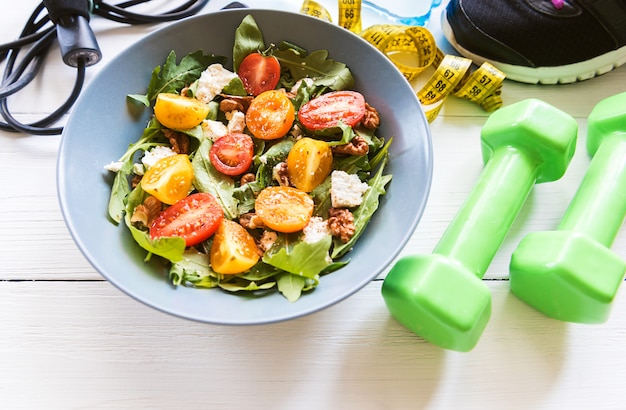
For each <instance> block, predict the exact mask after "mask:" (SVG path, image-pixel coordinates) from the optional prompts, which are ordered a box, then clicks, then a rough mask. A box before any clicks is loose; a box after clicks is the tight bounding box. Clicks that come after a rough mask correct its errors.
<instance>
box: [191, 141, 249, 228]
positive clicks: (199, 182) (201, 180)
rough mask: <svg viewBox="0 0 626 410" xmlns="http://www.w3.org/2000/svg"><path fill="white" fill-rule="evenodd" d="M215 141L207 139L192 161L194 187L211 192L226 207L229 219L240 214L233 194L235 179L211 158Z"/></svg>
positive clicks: (225, 211)
mask: <svg viewBox="0 0 626 410" xmlns="http://www.w3.org/2000/svg"><path fill="white" fill-rule="evenodd" d="M212 145H213V142H212V141H211V140H210V139H205V140H204V141H202V143H201V144H200V147H199V148H198V151H197V152H196V154H195V155H194V157H193V160H192V161H191V166H192V167H193V171H194V182H193V185H194V187H195V188H196V189H197V190H198V191H200V192H209V193H211V194H213V195H214V196H215V198H216V199H217V200H218V201H219V202H220V204H221V205H222V208H223V209H224V214H225V216H226V217H227V218H228V219H235V218H237V217H238V216H239V212H238V206H239V204H238V201H237V199H236V198H235V197H234V196H233V192H234V190H235V181H233V179H232V178H229V177H227V176H225V175H223V174H221V173H220V172H219V171H218V170H216V169H215V167H214V166H213V164H211V160H210V159H209V150H210V149H211V146H212Z"/></svg>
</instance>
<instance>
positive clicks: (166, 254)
mask: <svg viewBox="0 0 626 410" xmlns="http://www.w3.org/2000/svg"><path fill="white" fill-rule="evenodd" d="M227 63H228V59H227V57H225V56H218V55H212V54H205V53H204V52H203V51H201V50H199V51H196V52H192V53H190V54H187V55H185V56H184V57H182V58H181V59H180V60H177V56H176V54H175V53H174V51H172V52H171V53H170V54H169V55H168V56H167V57H166V59H165V61H164V63H163V65H162V66H158V67H156V68H155V69H154V70H153V73H152V77H151V79H150V82H149V84H148V85H147V92H146V93H145V94H129V95H128V98H129V100H130V101H131V102H132V103H134V104H143V105H145V106H147V107H149V108H150V109H152V110H153V112H154V115H153V116H152V117H151V120H150V121H149V123H148V124H147V126H146V128H145V129H144V131H143V134H142V135H141V136H139V138H138V140H137V141H136V142H135V143H133V144H131V145H130V146H129V147H128V150H127V151H126V153H124V154H123V155H122V156H121V157H120V158H119V159H117V160H114V161H112V162H111V163H110V164H107V165H106V166H105V168H106V169H108V170H109V171H111V172H114V173H115V177H114V179H113V184H112V187H111V196H110V201H109V207H108V213H109V217H110V218H111V220H112V222H113V223H116V224H120V223H123V224H124V225H125V226H126V227H127V228H128V229H129V230H130V232H131V234H132V237H133V238H134V240H135V241H136V242H137V244H138V245H139V246H140V247H142V248H143V249H145V251H146V260H148V259H150V258H152V257H154V255H156V256H157V257H159V258H162V259H163V260H164V261H166V263H167V264H168V271H169V280H170V282H171V283H172V284H173V285H176V286H190V287H197V288H220V289H222V290H224V291H229V292H241V291H244V292H255V293H259V292H272V291H276V290H278V291H279V292H280V293H281V294H283V295H284V296H285V297H286V298H287V299H288V300H289V301H296V300H297V299H298V298H299V297H300V296H301V295H302V294H303V293H305V292H308V291H312V290H313V289H314V288H315V287H316V286H317V285H318V283H319V280H320V277H322V276H323V275H325V274H328V273H330V272H333V271H336V270H337V269H339V268H341V267H342V266H344V265H345V264H347V263H349V255H348V256H346V254H347V253H348V252H349V251H350V250H351V249H352V247H353V246H354V244H355V243H356V241H357V240H358V239H359V237H360V236H361V235H362V234H363V233H364V231H365V229H366V226H367V224H368V222H369V221H370V219H371V218H372V216H373V215H374V213H375V212H376V210H377V209H378V206H379V200H380V197H381V195H384V194H385V192H386V191H385V190H386V187H387V185H388V184H389V183H390V181H391V179H392V177H391V175H389V174H386V173H385V166H386V164H387V161H388V151H389V145H390V143H391V138H388V139H385V138H383V137H382V136H379V135H377V130H378V128H379V125H380V121H381V119H380V118H379V114H378V111H377V110H376V108H375V107H372V106H370V105H369V104H368V102H367V101H366V99H365V98H364V96H363V95H362V94H361V93H359V92H358V90H353V89H352V88H353V86H354V79H353V76H352V73H351V72H350V69H349V68H348V67H347V66H346V65H345V64H343V63H341V62H338V61H335V60H333V59H330V58H329V56H328V52H327V51H325V50H315V51H309V50H305V49H303V48H301V47H299V46H298V45H296V44H291V43H289V42H288V41H284V42H282V43H281V44H265V43H264V39H263V34H262V31H261V30H260V28H259V27H258V25H257V23H256V21H255V20H254V18H253V17H252V16H251V15H248V16H246V17H245V18H244V19H243V20H242V21H241V24H240V25H239V26H238V28H237V29H236V32H235V43H234V48H233V56H232V70H229V69H228V68H226V67H227V65H226V64H227Z"/></svg>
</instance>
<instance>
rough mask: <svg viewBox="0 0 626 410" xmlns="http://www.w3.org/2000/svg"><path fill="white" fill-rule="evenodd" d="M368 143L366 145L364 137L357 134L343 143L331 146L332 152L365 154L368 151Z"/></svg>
mask: <svg viewBox="0 0 626 410" xmlns="http://www.w3.org/2000/svg"><path fill="white" fill-rule="evenodd" d="M369 149H370V147H369V145H367V141H365V138H363V137H361V136H359V135H357V136H355V137H354V138H352V140H351V141H350V142H349V143H347V144H343V145H337V146H336V147H333V148H332V150H333V154H342V155H358V156H361V155H365V154H367V153H368V152H369Z"/></svg>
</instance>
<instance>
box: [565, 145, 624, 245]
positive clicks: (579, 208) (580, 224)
mask: <svg viewBox="0 0 626 410" xmlns="http://www.w3.org/2000/svg"><path fill="white" fill-rule="evenodd" d="M625 216H626V134H615V135H613V136H610V137H607V138H605V139H604V140H603V142H602V144H601V145H600V147H599V148H598V150H597V151H596V153H595V155H594V156H593V158H592V160H591V163H590V164H589V168H588V169H587V173H586V174H585V177H584V178H583V180H582V181H581V184H580V186H579V188H578V191H576V194H575V195H574V198H573V199H572V201H571V203H570V205H569V207H568V209H567V211H566V212H565V215H564V216H563V219H562V220H561V223H560V224H559V227H558V229H559V230H569V231H576V232H580V233H584V234H585V235H587V236H589V237H591V238H593V239H595V240H596V241H597V242H599V243H601V244H602V245H604V246H606V247H608V248H610V247H611V245H612V244H613V241H614V240H615V237H616V236H617V234H618V232H619V230H620V228H621V226H622V223H623V221H624V217H625Z"/></svg>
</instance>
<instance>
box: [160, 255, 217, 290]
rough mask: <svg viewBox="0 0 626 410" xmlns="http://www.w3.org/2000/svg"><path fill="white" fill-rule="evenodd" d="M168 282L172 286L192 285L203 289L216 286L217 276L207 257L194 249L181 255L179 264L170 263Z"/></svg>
mask: <svg viewBox="0 0 626 410" xmlns="http://www.w3.org/2000/svg"><path fill="white" fill-rule="evenodd" d="M169 276H170V281H171V282H172V284H173V285H174V286H178V285H181V284H185V283H187V282H189V283H192V284H193V285H195V286H198V287H203V288H214V287H216V286H217V281H218V279H217V274H216V273H215V272H213V270H212V269H211V267H210V266H209V257H208V255H206V254H205V253H202V252H199V251H198V250H196V249H194V248H189V249H187V250H185V252H184V253H183V257H182V259H181V260H180V261H179V262H175V263H172V266H171V267H170V271H169Z"/></svg>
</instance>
